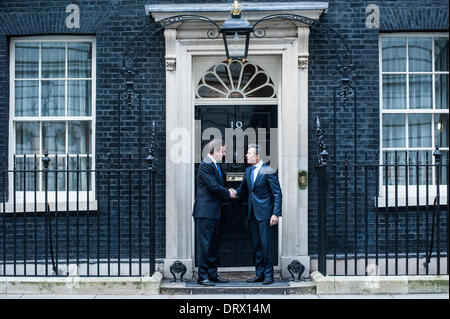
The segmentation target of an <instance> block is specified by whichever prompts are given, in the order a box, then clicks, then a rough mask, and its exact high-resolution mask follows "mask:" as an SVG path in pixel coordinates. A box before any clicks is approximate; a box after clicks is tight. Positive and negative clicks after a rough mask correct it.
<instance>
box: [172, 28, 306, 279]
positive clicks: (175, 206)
mask: <svg viewBox="0 0 450 319" xmlns="http://www.w3.org/2000/svg"><path fill="white" fill-rule="evenodd" d="M165 40H166V61H171V63H172V64H175V63H176V64H175V65H176V68H175V70H174V69H173V68H167V69H166V257H165V260H164V273H166V274H168V273H169V267H170V265H171V264H172V263H173V262H174V261H176V260H180V261H182V262H183V263H185V265H186V266H187V268H188V273H187V274H186V276H190V274H191V272H192V271H193V270H194V265H193V264H194V262H193V261H194V252H195V249H194V241H193V235H194V232H193V230H194V225H193V222H192V206H193V202H194V198H193V197H194V195H193V194H194V178H195V176H194V165H192V164H193V163H194V154H193V152H192V150H193V148H194V145H195V143H194V138H195V137H194V136H195V134H194V131H195V127H194V105H195V103H196V100H195V95H194V89H195V87H194V85H193V79H192V77H193V70H192V59H193V57H194V56H195V57H202V56H205V57H207V56H218V57H222V58H223V59H224V58H225V57H224V54H223V42H222V40H221V39H218V40H210V39H177V31H176V30H175V29H166V30H165ZM303 45H304V44H303ZM306 45H307V43H306ZM302 49H305V50H307V47H306V48H303V47H302ZM260 55H263V56H273V55H278V56H281V86H280V88H279V89H278V90H279V95H278V98H279V103H278V108H279V111H278V123H279V124H278V126H279V128H282V129H281V130H280V134H279V136H278V138H279V141H280V143H279V153H278V154H279V156H280V161H279V165H278V167H279V178H280V184H281V187H282V190H283V194H284V200H283V217H282V218H281V219H280V228H279V236H280V240H279V245H280V249H279V256H278V258H279V264H280V268H281V269H282V272H284V268H286V267H285V266H287V264H288V263H289V262H290V261H292V260H293V259H298V258H299V256H300V257H301V256H304V257H305V258H308V260H307V261H305V262H307V265H306V266H307V267H308V269H309V257H307V245H308V242H307V239H306V240H304V235H305V234H307V229H308V223H307V220H308V218H307V214H308V209H307V203H303V202H302V203H301V204H300V202H299V198H302V199H303V198H305V197H304V195H301V194H304V192H307V190H303V191H299V189H298V184H297V174H298V169H299V167H300V163H299V156H300V155H299V154H307V152H308V150H307V145H308V142H307V140H308V136H307V134H301V135H299V133H300V132H302V130H303V129H301V128H300V127H301V125H302V122H303V120H301V118H304V117H305V116H307V113H308V103H307V99H301V98H300V95H305V96H307V85H308V81H307V71H308V70H307V69H299V67H298V66H299V60H298V57H299V39H298V38H297V37H284V38H264V39H254V41H253V43H252V47H251V49H250V51H249V59H250V57H251V56H260ZM172 61H175V63H174V62H172ZM265 70H266V69H265ZM266 72H269V70H266ZM300 72H302V74H303V73H305V76H302V77H301V81H300V80H299V78H300V77H299V74H300ZM269 73H270V72H269ZM299 81H300V82H299ZM196 84H197V83H195V85H196ZM299 90H300V93H298V92H299ZM174 92H176V94H174ZM294 92H295V93H294ZM300 101H301V103H300ZM305 101H306V102H305ZM208 102H209V103H210V102H211V101H208ZM232 102H233V103H234V104H235V103H236V99H235V100H234V101H232ZM251 103H253V104H254V103H255V101H251ZM187 121H188V122H187ZM304 125H307V121H305V124H304ZM174 129H178V132H176V133H180V130H181V131H182V132H184V133H187V134H188V136H190V138H189V139H188V140H182V141H181V142H180V141H179V140H178V139H177V138H178V137H179V135H177V134H176V133H174V132H173V130H174ZM299 136H300V137H301V138H303V139H305V140H304V141H299ZM299 145H301V146H303V147H305V148H306V149H301V150H300V149H299ZM172 149H176V150H181V152H182V154H183V155H182V156H181V158H183V159H186V160H183V162H182V163H172V162H171V160H170V158H171V151H172ZM302 156H303V155H302ZM301 192H303V193H301ZM306 198H307V197H306ZM300 208H301V209H300ZM302 260H304V259H302ZM286 273H287V270H286ZM287 275H288V274H287ZM285 276H286V274H285Z"/></svg>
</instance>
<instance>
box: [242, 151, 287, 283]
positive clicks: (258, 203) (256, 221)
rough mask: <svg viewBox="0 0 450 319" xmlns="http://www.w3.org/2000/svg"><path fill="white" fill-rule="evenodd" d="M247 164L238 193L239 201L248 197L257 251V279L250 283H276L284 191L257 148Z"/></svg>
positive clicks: (248, 156) (249, 215)
mask: <svg viewBox="0 0 450 319" xmlns="http://www.w3.org/2000/svg"><path fill="white" fill-rule="evenodd" d="M246 157H247V162H248V163H249V164H251V166H250V167H247V169H246V170H245V176H244V179H243V181H242V183H241V185H240V186H239V187H238V188H237V189H236V193H237V196H238V197H241V196H245V195H248V216H247V218H248V220H249V222H250V233H251V238H252V243H253V248H254V250H255V266H256V277H255V278H253V279H249V280H247V282H263V284H264V285H268V284H271V283H273V280H274V279H273V264H274V258H275V257H274V256H273V240H274V226H275V225H277V224H278V221H279V217H280V216H281V197H282V195H281V187H280V183H279V181H278V176H277V173H276V171H275V170H274V169H273V168H272V167H270V166H269V165H267V164H264V163H263V161H262V160H261V159H260V158H259V147H258V145H254V144H251V145H249V146H248V150H247V154H246Z"/></svg>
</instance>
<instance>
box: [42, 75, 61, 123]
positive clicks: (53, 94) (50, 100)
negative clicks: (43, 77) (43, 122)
mask: <svg viewBox="0 0 450 319" xmlns="http://www.w3.org/2000/svg"><path fill="white" fill-rule="evenodd" d="M41 86H42V93H41V108H42V110H41V113H42V116H64V104H65V101H64V94H65V92H64V91H65V89H64V81H42V82H41Z"/></svg>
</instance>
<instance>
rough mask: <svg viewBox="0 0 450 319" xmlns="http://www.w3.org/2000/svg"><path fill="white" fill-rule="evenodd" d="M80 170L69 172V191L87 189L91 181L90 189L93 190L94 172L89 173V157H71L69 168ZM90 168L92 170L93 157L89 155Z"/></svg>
mask: <svg viewBox="0 0 450 319" xmlns="http://www.w3.org/2000/svg"><path fill="white" fill-rule="evenodd" d="M77 168H78V170H80V171H79V172H71V173H69V191H77V190H78V191H86V190H87V185H88V183H89V190H92V174H88V173H87V172H86V170H87V169H88V159H87V158H86V157H81V156H79V157H78V159H77V157H76V156H71V157H69V170H77ZM89 169H90V170H92V158H91V157H89Z"/></svg>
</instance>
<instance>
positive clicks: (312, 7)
mask: <svg viewBox="0 0 450 319" xmlns="http://www.w3.org/2000/svg"><path fill="white" fill-rule="evenodd" d="M240 5H241V6H242V16H243V17H244V18H245V19H246V20H248V21H256V20H259V19H261V18H263V17H265V16H268V15H271V14H283V13H287V14H297V15H301V16H305V17H308V18H311V19H314V20H318V19H319V17H320V16H321V15H322V13H323V12H324V11H326V10H327V9H328V2H265V3H245V2H242V3H240ZM230 7H231V1H230V3H202V4H156V5H146V6H145V13H146V15H148V16H152V17H153V19H154V20H155V21H156V22H158V21H160V20H163V19H166V18H168V17H171V16H176V15H186V14H188V15H190V14H192V15H201V16H205V17H207V18H209V19H211V20H213V21H216V22H221V21H225V20H226V19H228V18H229V17H230ZM179 25H180V24H174V25H172V26H170V27H171V28H177V27H178V26H179Z"/></svg>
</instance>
